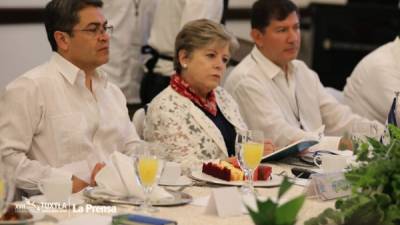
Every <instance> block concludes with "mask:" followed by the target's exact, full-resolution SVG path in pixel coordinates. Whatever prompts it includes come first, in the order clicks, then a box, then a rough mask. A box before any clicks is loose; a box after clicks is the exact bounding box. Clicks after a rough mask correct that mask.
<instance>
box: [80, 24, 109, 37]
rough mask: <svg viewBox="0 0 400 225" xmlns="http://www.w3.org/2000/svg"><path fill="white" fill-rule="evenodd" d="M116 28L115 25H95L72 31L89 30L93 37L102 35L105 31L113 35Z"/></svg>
mask: <svg viewBox="0 0 400 225" xmlns="http://www.w3.org/2000/svg"><path fill="white" fill-rule="evenodd" d="M113 30H114V27H113V26H111V25H110V26H104V27H102V26H95V27H93V28H85V29H81V30H72V31H82V32H87V33H88V34H90V35H91V36H93V37H99V36H100V35H104V33H106V34H108V35H111V34H112V32H113Z"/></svg>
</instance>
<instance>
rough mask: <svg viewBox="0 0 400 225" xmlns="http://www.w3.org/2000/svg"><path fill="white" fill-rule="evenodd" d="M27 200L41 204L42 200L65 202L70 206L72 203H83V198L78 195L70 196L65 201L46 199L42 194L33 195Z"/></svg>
mask: <svg viewBox="0 0 400 225" xmlns="http://www.w3.org/2000/svg"><path fill="white" fill-rule="evenodd" d="M29 200H30V201H32V202H33V203H35V204H41V203H42V202H51V203H60V204H64V203H67V204H68V205H70V206H72V205H82V204H84V203H85V200H83V199H82V198H80V197H79V196H71V197H70V198H69V201H66V202H52V201H48V200H47V199H46V197H45V196H44V195H35V196H32V197H30V198H29Z"/></svg>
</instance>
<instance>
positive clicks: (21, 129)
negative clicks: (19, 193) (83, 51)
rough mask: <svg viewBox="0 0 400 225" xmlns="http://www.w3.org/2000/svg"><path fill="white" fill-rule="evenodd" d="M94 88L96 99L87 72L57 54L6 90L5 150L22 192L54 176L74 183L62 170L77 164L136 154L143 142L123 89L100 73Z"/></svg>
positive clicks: (1, 126) (0, 114)
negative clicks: (69, 165)
mask: <svg viewBox="0 0 400 225" xmlns="http://www.w3.org/2000/svg"><path fill="white" fill-rule="evenodd" d="M92 88H93V94H92V93H91V92H90V91H89V90H88V89H87V88H86V87H85V75H84V72H83V71H82V70H80V69H79V68H77V67H76V66H74V65H73V64H71V63H70V62H69V61H67V60H65V59H64V58H63V57H62V56H60V55H59V54H57V53H54V55H53V56H52V58H51V59H50V61H49V62H47V63H45V64H43V65H40V66H38V67H36V68H34V69H32V70H30V71H28V72H27V73H25V74H23V75H22V76H21V77H19V78H17V79H16V80H15V81H13V82H12V83H10V84H9V85H8V86H7V88H6V92H5V95H4V96H3V99H2V100H1V107H0V118H1V120H0V151H1V154H2V156H3V160H4V162H5V163H7V164H8V165H9V166H11V167H12V169H13V171H15V173H16V174H15V176H16V182H17V186H18V187H19V188H22V189H25V190H36V189H37V186H36V185H37V182H38V181H39V180H40V179H42V178H45V177H50V176H62V177H65V178H68V179H70V178H71V175H72V174H73V173H71V172H70V171H67V170H64V169H61V167H63V166H67V165H68V164H70V163H73V162H78V161H82V160H84V161H85V160H86V161H87V162H88V163H92V165H94V163H96V162H101V161H104V160H105V158H106V157H107V155H109V154H110V153H112V152H113V151H121V152H124V153H129V152H132V151H133V150H134V147H135V145H136V144H137V143H138V142H139V141H140V140H139V137H138V135H137V134H136V130H135V128H134V126H133V124H132V123H130V120H129V116H128V112H127V108H126V101H125V97H124V96H123V94H122V92H121V91H120V89H119V88H118V87H116V86H115V85H114V84H112V83H109V82H107V79H106V76H105V74H104V73H102V72H101V71H97V74H96V76H94V77H93V81H92ZM74 169H77V168H74Z"/></svg>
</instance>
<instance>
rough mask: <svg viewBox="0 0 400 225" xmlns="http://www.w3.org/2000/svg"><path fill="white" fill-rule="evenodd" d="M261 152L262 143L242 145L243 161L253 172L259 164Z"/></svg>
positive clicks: (262, 149)
mask: <svg viewBox="0 0 400 225" xmlns="http://www.w3.org/2000/svg"><path fill="white" fill-rule="evenodd" d="M263 152H264V144H262V143H245V144H243V160H244V163H245V164H246V166H247V168H249V169H253V170H254V169H255V168H256V167H257V166H258V164H260V161H261V157H262V155H263Z"/></svg>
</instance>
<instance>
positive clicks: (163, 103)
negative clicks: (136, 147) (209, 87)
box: [144, 86, 247, 168]
mask: <svg viewBox="0 0 400 225" xmlns="http://www.w3.org/2000/svg"><path fill="white" fill-rule="evenodd" d="M215 95H216V100H217V104H218V108H219V109H220V110H221V112H222V114H223V115H224V116H225V118H226V119H227V120H228V121H229V122H230V123H231V124H232V125H233V126H234V127H235V129H236V130H244V129H247V126H246V124H245V123H244V122H243V119H242V117H241V115H240V112H239V108H238V105H237V104H236V102H235V101H234V100H233V98H232V97H231V96H230V95H229V94H228V93H227V92H226V91H225V90H224V89H223V88H221V87H217V88H216V89H215ZM144 138H145V140H147V141H156V142H160V143H162V144H163V145H164V146H165V148H166V149H165V151H166V152H165V153H166V158H167V160H171V161H175V162H178V163H181V164H182V166H183V168H191V167H193V165H195V166H200V164H201V163H202V162H203V161H207V160H212V159H218V158H225V157H227V149H226V145H225V142H224V139H223V137H222V134H221V132H220V130H219V129H218V127H217V126H216V125H215V124H214V123H213V122H212V121H211V120H210V119H209V118H208V117H207V115H206V114H204V112H203V111H202V110H201V109H199V108H198V107H197V106H196V105H195V104H194V103H193V102H192V101H191V100H190V99H188V98H186V97H184V96H182V95H180V94H178V93H177V92H176V91H175V90H173V89H172V88H171V86H169V87H167V88H166V89H165V90H164V91H163V92H161V93H160V94H159V95H158V96H157V97H156V98H154V99H153V101H152V102H151V103H150V105H149V108H148V111H147V115H146V120H145V128H144Z"/></svg>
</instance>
